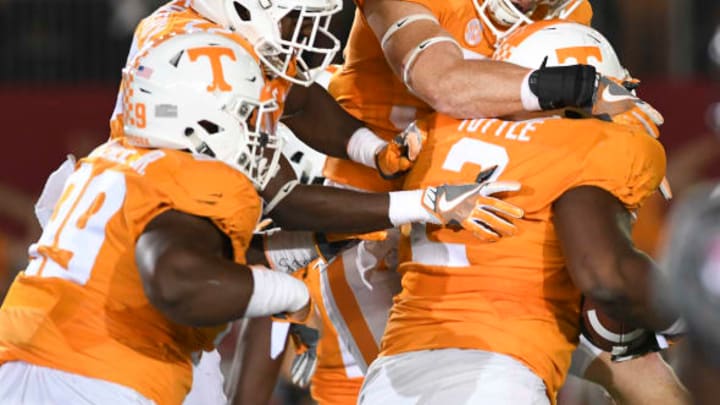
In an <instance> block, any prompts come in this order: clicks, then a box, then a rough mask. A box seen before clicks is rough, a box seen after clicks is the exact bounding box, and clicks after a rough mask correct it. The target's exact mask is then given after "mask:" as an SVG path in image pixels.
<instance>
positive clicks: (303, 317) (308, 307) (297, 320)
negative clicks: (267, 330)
mask: <svg viewBox="0 0 720 405" xmlns="http://www.w3.org/2000/svg"><path fill="white" fill-rule="evenodd" d="M311 314H312V300H308V302H307V304H305V306H304V307H302V308H300V309H299V310H297V311H295V312H283V313H280V314H274V315H273V316H272V317H271V318H272V320H273V321H275V322H289V323H292V324H305V323H307V321H308V319H310V315H311Z"/></svg>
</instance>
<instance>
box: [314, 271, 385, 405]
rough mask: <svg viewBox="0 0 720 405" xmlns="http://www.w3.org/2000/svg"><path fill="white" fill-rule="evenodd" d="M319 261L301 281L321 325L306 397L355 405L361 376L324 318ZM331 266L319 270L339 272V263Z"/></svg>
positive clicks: (325, 403)
mask: <svg viewBox="0 0 720 405" xmlns="http://www.w3.org/2000/svg"><path fill="white" fill-rule="evenodd" d="M319 260H320V259H318V260H316V261H315V262H313V263H311V264H310V265H309V266H308V270H307V277H306V278H305V280H304V281H305V284H306V285H307V287H308V290H309V291H310V297H311V298H312V301H313V302H314V303H315V305H316V307H315V308H316V314H318V316H319V318H320V322H321V325H322V326H321V331H322V334H321V336H320V341H319V343H318V348H317V355H318V363H317V368H316V369H315V374H314V375H313V377H312V384H311V386H310V394H311V395H312V398H313V399H314V400H315V401H316V402H317V403H318V404H320V405H336V404H337V405H353V404H356V403H357V398H358V395H359V394H360V387H361V386H362V383H363V380H364V378H363V373H362V371H361V370H360V369H359V368H358V367H357V365H356V364H354V363H355V361H354V359H353V356H352V354H350V353H349V352H348V350H347V349H346V348H345V347H344V345H345V344H344V343H343V342H342V341H341V340H340V337H339V336H338V332H337V330H336V328H335V326H334V324H333V321H332V320H331V318H330V315H329V314H328V309H327V307H326V305H325V302H326V301H327V298H326V297H325V295H326V294H327V292H326V291H325V289H324V288H323V287H322V284H323V280H322V279H323V278H324V276H323V275H321V272H320V270H319V269H318V268H317V267H316V266H317V262H318V261H319ZM332 263H335V264H334V265H333V264H332ZM332 263H331V264H330V266H333V269H334V270H323V272H327V271H332V272H333V273H337V272H338V271H340V272H342V269H341V267H342V260H336V261H333V262H332ZM338 266H340V267H338ZM331 305H332V304H331ZM375 353H376V354H377V349H375Z"/></svg>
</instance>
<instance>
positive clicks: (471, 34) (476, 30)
mask: <svg viewBox="0 0 720 405" xmlns="http://www.w3.org/2000/svg"><path fill="white" fill-rule="evenodd" d="M482 30H483V28H482V24H480V20H478V19H477V18H473V19H472V20H470V21H468V23H467V25H466V26H465V42H467V43H468V45H470V46H475V45H477V44H479V43H480V41H481V40H482Z"/></svg>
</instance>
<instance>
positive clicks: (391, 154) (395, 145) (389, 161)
mask: <svg viewBox="0 0 720 405" xmlns="http://www.w3.org/2000/svg"><path fill="white" fill-rule="evenodd" d="M424 143H425V136H424V133H423V132H422V131H420V130H419V129H418V127H417V126H416V125H415V123H414V122H413V123H412V124H410V125H408V127H407V128H405V130H404V131H403V132H402V133H401V134H399V135H397V136H396V137H395V138H393V140H392V141H391V142H389V143H388V144H386V145H385V146H384V147H382V148H381V149H380V150H378V152H377V153H376V154H375V167H377V170H378V172H380V176H382V178H384V179H386V180H392V179H396V178H398V177H400V176H402V175H403V174H405V173H406V172H407V171H408V170H410V169H411V168H412V166H413V164H415V160H416V159H417V157H418V155H419V154H420V151H421V150H422V147H423V144H424Z"/></svg>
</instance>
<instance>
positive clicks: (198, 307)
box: [141, 249, 310, 327]
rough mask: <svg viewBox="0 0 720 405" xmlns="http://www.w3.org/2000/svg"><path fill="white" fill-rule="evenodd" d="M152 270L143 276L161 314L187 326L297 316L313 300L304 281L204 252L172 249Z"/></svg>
mask: <svg viewBox="0 0 720 405" xmlns="http://www.w3.org/2000/svg"><path fill="white" fill-rule="evenodd" d="M141 265H142V264H141ZM151 266H152V267H153V270H152V271H145V272H143V273H144V274H146V275H145V276H144V277H143V285H144V289H145V294H146V295H147V297H148V299H149V300H150V302H151V303H152V304H153V305H154V306H155V307H156V308H158V310H160V312H162V313H163V314H164V315H165V316H167V317H168V318H169V319H172V320H173V321H175V322H177V323H180V324H183V325H189V326H195V327H202V326H214V325H220V324H223V323H226V322H230V321H233V320H235V319H239V318H242V317H247V318H252V317H258V316H269V315H272V314H276V313H282V312H295V311H298V310H300V309H301V308H303V307H304V306H306V305H307V303H308V300H309V298H310V296H309V293H308V291H307V287H305V285H304V284H303V283H302V282H301V281H299V280H297V279H295V278H293V277H291V276H288V275H286V274H284V273H281V272H275V271H271V270H269V269H262V268H253V269H250V268H248V267H247V266H245V265H241V264H237V263H234V262H231V261H229V260H226V259H223V258H220V257H215V256H210V255H207V254H204V253H201V252H193V251H190V252H188V251H186V250H182V249H174V250H173V249H168V250H166V251H164V252H162V253H161V254H159V255H158V256H157V258H156V260H155V262H154V263H152V264H151ZM143 267H146V266H143Z"/></svg>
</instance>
